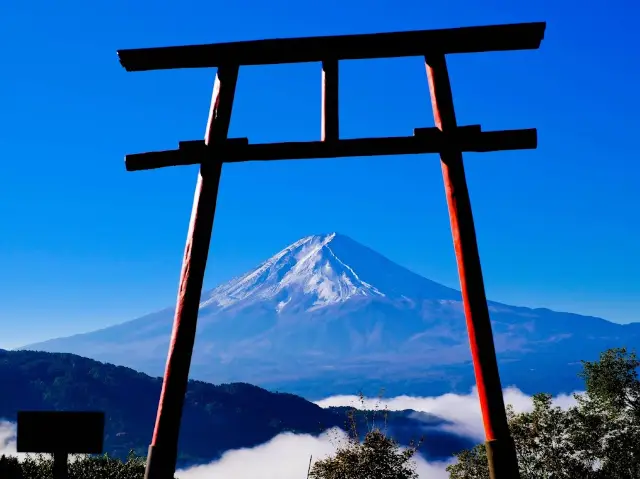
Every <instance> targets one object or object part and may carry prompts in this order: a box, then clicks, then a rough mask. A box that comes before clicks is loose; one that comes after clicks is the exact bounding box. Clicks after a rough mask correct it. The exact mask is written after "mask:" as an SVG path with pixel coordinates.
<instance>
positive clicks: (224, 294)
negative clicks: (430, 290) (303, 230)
mask: <svg viewBox="0 0 640 479" xmlns="http://www.w3.org/2000/svg"><path fill="white" fill-rule="evenodd" d="M336 238H338V241H340V238H342V236H341V235H338V234H336V233H331V234H327V235H315V236H307V237H305V238H302V239H300V240H298V241H296V242H295V243H293V244H291V245H290V246H288V247H286V248H285V249H283V250H282V251H280V252H279V253H277V254H275V255H274V256H272V257H271V258H269V259H268V260H267V261H265V262H264V263H262V264H261V265H260V266H259V267H258V268H257V269H256V270H254V271H252V272H250V273H247V274H245V275H243V276H240V277H237V278H234V279H233V280H231V281H229V282H228V283H226V284H223V285H221V286H219V287H217V288H216V289H214V290H213V291H212V292H211V293H210V295H209V298H208V299H207V300H206V301H204V302H203V303H202V305H201V307H205V306H209V305H212V304H215V305H218V306H220V307H223V308H227V307H230V306H232V305H234V304H237V303H239V302H241V301H242V302H246V301H250V302H254V301H265V300H277V306H276V309H277V310H278V312H280V311H282V310H283V309H284V308H285V307H286V306H287V305H288V304H290V303H291V302H292V301H294V302H300V301H303V302H304V303H305V304H306V305H307V308H305V309H316V308H318V307H322V306H326V305H329V304H335V303H339V302H343V301H346V300H347V299H349V298H351V297H353V296H358V295H359V296H380V297H382V296H384V294H383V293H382V292H380V291H379V290H378V289H377V288H375V287H374V286H372V285H370V284H369V283H367V282H365V281H363V280H362V279H361V278H360V277H359V276H358V274H357V272H356V271H354V270H353V268H352V267H351V266H349V264H347V263H346V262H344V261H343V260H342V259H341V258H339V257H338V256H337V255H336V254H335V252H334V251H333V250H332V247H331V243H332V242H334V241H336Z"/></svg>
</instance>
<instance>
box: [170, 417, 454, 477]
mask: <svg viewBox="0 0 640 479" xmlns="http://www.w3.org/2000/svg"><path fill="white" fill-rule="evenodd" d="M345 440H346V435H345V433H344V432H343V431H341V430H339V429H332V430H329V431H326V432H325V433H323V434H321V435H320V436H318V437H313V436H310V435H307V434H299V435H296V434H290V433H286V434H280V435H278V436H276V437H274V438H273V439H271V440H270V441H269V442H267V443H265V444H262V445H260V446H256V447H254V448H251V449H239V450H234V451H228V452H226V453H225V454H224V455H223V456H222V458H220V460H219V461H215V462H213V463H211V464H208V465H204V466H197V467H192V468H190V469H187V470H184V471H178V472H177V473H176V476H178V477H179V478H180V479H209V478H211V477H234V478H237V479H254V478H259V479H300V478H305V477H306V475H307V470H308V468H309V458H310V457H311V456H313V461H315V460H317V459H322V458H325V457H327V456H328V455H330V454H332V453H334V452H335V451H336V448H337V446H338V445H339V443H340V441H345ZM447 464H449V463H444V462H442V463H427V461H425V460H424V459H423V458H422V457H418V458H417V460H416V470H417V472H418V474H419V475H420V477H421V478H428V479H446V478H448V474H447V473H446V471H445V468H446V466H447Z"/></svg>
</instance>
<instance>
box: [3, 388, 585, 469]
mask: <svg viewBox="0 0 640 479" xmlns="http://www.w3.org/2000/svg"><path fill="white" fill-rule="evenodd" d="M503 392H504V399H505V403H507V404H511V405H512V406H513V408H514V409H515V411H516V412H524V411H529V410H531V408H532V401H531V397H530V396H527V395H526V394H524V393H522V392H521V391H520V390H518V389H517V388H513V387H510V388H507V389H505V390H504V391H503ZM317 404H318V405H320V406H322V407H329V406H353V407H358V408H362V407H365V408H367V409H375V408H378V409H380V408H384V407H386V408H387V409H388V410H390V411H402V410H406V409H412V410H414V411H419V412H425V413H431V414H434V415H436V416H439V417H441V418H443V419H446V420H447V422H448V423H449V424H446V425H443V426H442V427H443V429H444V430H446V431H449V432H452V433H454V434H457V435H460V436H464V437H468V438H471V439H474V440H476V441H478V442H482V441H483V440H484V433H483V429H482V416H481V413H480V406H479V403H478V393H477V390H475V388H474V389H473V390H472V391H471V392H470V393H469V394H444V395H442V396H435V397H411V396H397V397H394V398H387V399H385V398H365V399H364V404H363V402H362V401H361V400H360V398H358V397H357V396H333V397H330V398H327V399H323V400H321V401H317ZM554 404H555V405H557V406H560V407H563V408H566V407H569V406H572V405H573V404H575V399H574V398H573V394H562V395H559V396H557V397H555V398H554ZM345 439H346V436H345V434H344V432H342V431H340V430H339V429H332V430H328V431H325V432H324V433H323V434H321V435H319V436H317V437H314V436H311V435H308V434H291V433H284V434H280V435H278V436H276V437H274V438H273V439H271V440H270V441H268V442H266V443H264V444H261V445H259V446H256V447H253V448H250V449H249V448H248V449H237V450H232V451H227V452H226V453H225V454H223V456H222V457H221V458H220V459H219V460H217V461H214V462H212V463H210V464H206V465H202V466H196V467H192V468H189V469H186V470H182V471H178V473H177V475H178V477H179V478H180V479H208V478H211V477H235V478H239V479H242V478H247V479H250V478H251V479H253V478H260V479H300V478H304V477H306V474H307V470H308V468H309V460H310V458H312V460H317V459H322V458H324V457H327V456H328V455H330V454H332V453H333V452H334V451H335V450H336V448H337V447H338V446H339V445H340V443H341V441H344V440H345ZM2 454H11V455H18V456H19V457H23V456H24V455H21V454H16V443H15V425H14V424H11V423H8V422H0V455H2ZM452 462H453V460H452V459H451V460H449V461H443V462H427V461H426V460H424V459H423V458H422V457H417V458H416V466H417V472H418V474H419V476H420V477H421V478H429V479H445V478H448V474H447V473H446V471H445V468H446V467H447V465H449V464H451V463H452Z"/></svg>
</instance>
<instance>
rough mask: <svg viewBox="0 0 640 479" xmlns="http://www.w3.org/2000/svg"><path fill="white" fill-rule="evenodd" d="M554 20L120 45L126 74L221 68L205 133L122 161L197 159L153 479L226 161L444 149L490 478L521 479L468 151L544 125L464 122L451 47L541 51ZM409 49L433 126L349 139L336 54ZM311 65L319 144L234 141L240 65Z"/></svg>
mask: <svg viewBox="0 0 640 479" xmlns="http://www.w3.org/2000/svg"><path fill="white" fill-rule="evenodd" d="M545 28H546V23H544V22H538V23H521V24H512V25H494V26H483V27H467V28H455V29H443V30H422V31H409V32H399V33H382V34H368V35H344V36H333V37H308V38H291V39H274V40H259V41H247V42H233V43H219V44H211V45H194V46H180V47H164V48H145V49H135V50H119V51H118V56H119V57H120V63H121V64H122V65H123V66H124V68H125V69H126V70H127V71H147V70H167V69H175V68H211V67H217V69H218V70H217V74H216V80H215V84H214V87H213V96H212V99H211V107H210V111H209V120H208V122H207V129H206V133H205V139H204V141H186V142H180V143H179V148H178V149H177V150H169V151H160V152H151V153H142V154H135V155H127V157H126V160H125V164H126V169H127V171H136V170H147V169H153V168H161V167H165V166H177V165H192V164H200V173H199V175H198V182H197V185H196V192H195V197H194V202H193V210H192V212H191V222H190V224H189V232H188V236H187V244H186V248H185V253H184V259H183V264H182V272H181V276H180V287H179V290H178V299H177V303H176V313H175V319H174V325H173V332H172V336H171V343H170V346H169V354H168V357H167V365H166V370H165V375H164V382H163V385H162V392H161V395H160V402H159V405H158V415H157V418H156V424H155V430H154V433H153V439H152V441H151V445H150V446H149V454H148V458H147V468H146V473H145V477H146V478H147V479H169V478H172V477H173V473H174V472H175V467H176V459H177V444H178V436H179V431H180V422H181V416H182V408H183V403H184V396H185V394H186V390H187V383H188V376H189V368H190V364H191V355H192V351H193V344H194V340H195V334H196V323H197V317H198V309H199V303H200V296H201V294H202V283H203V279H204V272H205V267H206V262H207V256H208V252H209V244H210V240H211V233H212V228H213V220H214V216H215V210H216V200H217V195H218V186H219V182H220V173H221V169H222V164H223V163H233V162H241V161H264V160H284V159H309V158H336V157H347V156H378V155H400V154H416V153H439V154H440V160H441V164H442V174H443V178H444V185H445V193H446V196H447V204H448V208H449V216H450V219H451V231H452V234H453V243H454V248H455V253H456V259H457V263H458V273H459V276H460V287H461V291H462V298H463V302H464V309H465V316H466V321H467V329H468V333H469V343H470V346H471V354H472V358H473V365H474V371H475V377H476V383H477V387H478V395H479V399H480V405H481V409H482V418H483V421H484V429H485V435H486V448H487V455H488V458H489V470H490V476H491V478H492V479H507V478H508V479H514V478H518V477H519V472H518V463H517V457H516V452H515V448H514V444H513V441H512V439H511V436H510V434H509V428H508V425H507V419H506V414H505V407H504V400H503V397H502V386H501V384H500V376H499V373H498V364H497V360H496V353H495V347H494V343H493V334H492V330H491V322H490V318H489V310H488V307H487V300H486V296H485V290H484V283H483V279H482V270H481V267H480V257H479V254H478V247H477V243H476V234H475V228H474V224H473V215H472V212H471V203H470V200H469V192H468V189H467V183H466V179H465V173H464V165H463V161H462V152H464V151H473V152H488V151H498V150H517V149H534V148H536V147H537V133H536V130H535V129H525V130H505V131H489V132H483V131H482V130H481V128H480V126H479V125H471V126H462V127H460V126H458V124H457V121H456V116H455V111H454V106H453V96H452V92H451V85H450V81H449V73H448V70H447V64H446V60H445V55H447V54H451V53H475V52H486V51H505V50H533V49H537V48H539V47H540V43H541V42H542V39H543V37H544V31H545ZM408 56H423V57H424V58H425V67H426V71H427V78H428V81H429V89H430V93H431V103H432V107H433V116H434V119H435V125H436V126H435V127H434V128H417V129H415V130H414V133H413V136H406V137H390V138H360V139H350V140H341V139H340V138H339V121H338V61H339V60H355V59H367V58H391V57H408ZM302 62H322V132H321V135H322V136H321V138H322V139H321V141H311V142H287V143H267V144H251V143H249V140H248V139H247V138H233V139H229V138H227V133H228V130H229V122H230V119H231V110H232V106H233V99H234V95H235V89H236V83H237V79H238V71H239V68H240V66H241V65H268V64H280V63H302Z"/></svg>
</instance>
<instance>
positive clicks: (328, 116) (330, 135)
mask: <svg viewBox="0 0 640 479" xmlns="http://www.w3.org/2000/svg"><path fill="white" fill-rule="evenodd" d="M338 76H339V75H338V60H324V61H323V62H322V119H321V121H322V125H321V138H322V141H338V139H339V138H340V115H339V108H338V106H339V103H338Z"/></svg>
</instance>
